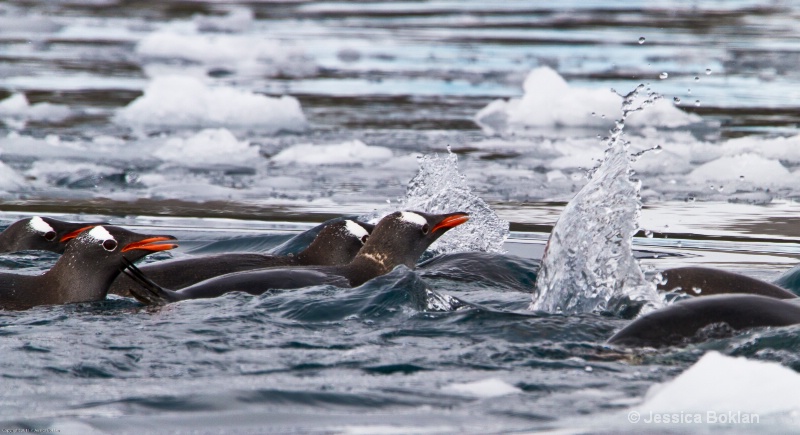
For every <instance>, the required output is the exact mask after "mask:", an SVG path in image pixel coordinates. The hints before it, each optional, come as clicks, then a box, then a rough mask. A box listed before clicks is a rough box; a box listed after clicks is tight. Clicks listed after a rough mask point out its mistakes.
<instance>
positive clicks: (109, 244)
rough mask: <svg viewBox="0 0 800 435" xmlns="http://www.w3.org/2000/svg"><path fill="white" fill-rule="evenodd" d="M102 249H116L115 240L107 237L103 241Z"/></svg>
mask: <svg viewBox="0 0 800 435" xmlns="http://www.w3.org/2000/svg"><path fill="white" fill-rule="evenodd" d="M103 249H105V250H106V251H113V250H115V249H117V241H116V240H114V239H108V240H106V241H104V242H103Z"/></svg>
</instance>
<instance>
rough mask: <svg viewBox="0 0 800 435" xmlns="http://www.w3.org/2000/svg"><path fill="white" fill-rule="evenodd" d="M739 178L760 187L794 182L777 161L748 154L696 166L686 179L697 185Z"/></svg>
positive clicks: (722, 158)
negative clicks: (742, 177)
mask: <svg viewBox="0 0 800 435" xmlns="http://www.w3.org/2000/svg"><path fill="white" fill-rule="evenodd" d="M741 176H744V179H745V180H746V181H748V182H751V183H756V184H760V185H778V186H784V185H789V184H794V183H795V182H796V180H795V179H794V177H793V176H792V174H791V173H790V172H789V170H788V169H786V167H784V166H783V165H782V164H781V163H780V162H779V161H777V160H770V159H767V158H764V157H761V156H759V155H756V154H750V153H747V154H739V155H736V156H726V157H720V158H718V159H716V160H713V161H711V162H708V163H705V164H703V165H700V166H698V167H697V168H695V169H694V170H693V171H692V172H691V173H690V174H689V175H688V177H687V178H688V179H689V180H691V181H694V182H697V183H705V182H706V181H719V182H730V181H739V180H740V177H741Z"/></svg>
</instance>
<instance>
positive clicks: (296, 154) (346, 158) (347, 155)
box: [272, 140, 393, 165]
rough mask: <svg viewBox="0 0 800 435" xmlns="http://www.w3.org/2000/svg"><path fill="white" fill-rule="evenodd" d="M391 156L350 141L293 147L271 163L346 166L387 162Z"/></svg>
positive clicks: (377, 148) (358, 141)
mask: <svg viewBox="0 0 800 435" xmlns="http://www.w3.org/2000/svg"><path fill="white" fill-rule="evenodd" d="M392 155H393V154H392V150H390V149H389V148H384V147H379V146H369V145H367V144H365V143H364V142H361V141H360V140H351V141H347V142H343V143H340V144H334V145H314V144H299V145H293V146H291V147H289V148H286V149H285V150H283V151H281V152H279V153H278V154H276V155H275V156H273V157H272V161H273V162H277V163H300V164H306V165H346V164H359V163H374V162H376V161H381V160H388V159H391V158H392Z"/></svg>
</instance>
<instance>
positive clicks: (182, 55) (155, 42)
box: [136, 31, 316, 76]
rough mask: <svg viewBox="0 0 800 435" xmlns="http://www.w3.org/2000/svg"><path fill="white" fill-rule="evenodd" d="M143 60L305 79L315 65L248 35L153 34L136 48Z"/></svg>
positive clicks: (281, 46)
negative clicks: (143, 57) (165, 60)
mask: <svg viewBox="0 0 800 435" xmlns="http://www.w3.org/2000/svg"><path fill="white" fill-rule="evenodd" d="M136 52H137V53H139V54H141V55H142V56H145V57H149V58H156V59H169V60H174V59H185V60H189V61H192V62H197V63H200V64H203V65H206V66H208V67H216V68H224V69H227V70H233V71H237V72H249V73H260V74H263V75H270V76H272V75H277V74H286V75H303V74H308V73H310V72H314V71H316V65H315V64H314V63H313V62H312V61H310V60H308V59H306V58H305V57H304V56H303V54H302V52H301V51H300V50H299V49H297V48H294V47H291V46H288V45H287V43H286V42H281V41H276V40H269V39H264V38H258V37H253V36H246V35H230V34H203V33H177V32H174V31H161V32H153V33H150V34H149V35H147V36H146V37H145V38H144V39H142V40H141V41H140V42H139V44H138V45H137V46H136Z"/></svg>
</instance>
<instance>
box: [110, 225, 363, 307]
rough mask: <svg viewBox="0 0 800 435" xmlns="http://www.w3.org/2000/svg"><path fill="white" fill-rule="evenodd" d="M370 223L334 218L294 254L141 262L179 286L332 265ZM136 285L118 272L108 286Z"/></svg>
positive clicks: (157, 278) (165, 282) (355, 246)
mask: <svg viewBox="0 0 800 435" xmlns="http://www.w3.org/2000/svg"><path fill="white" fill-rule="evenodd" d="M373 228H374V225H371V224H367V223H364V222H358V221H354V220H350V219H345V220H338V221H334V222H331V223H330V224H328V225H326V226H325V227H324V228H322V230H320V231H319V233H318V234H317V236H316V237H315V238H314V240H313V241H312V242H311V244H310V245H309V246H308V247H307V248H306V249H305V250H303V251H302V252H300V253H298V254H297V255H268V254H259V253H253V252H239V253H227V254H217V255H207V256H201V257H187V258H179V259H175V260H168V261H160V262H157V263H150V264H146V265H144V266H141V267H140V269H141V270H142V272H143V273H145V274H146V275H147V277H148V278H150V279H151V280H153V281H154V282H156V283H158V284H159V285H160V286H162V287H165V288H170V289H181V288H184V287H188V286H190V285H192V284H195V283H198V282H200V281H204V280H207V279H210V278H213V277H216V276H220V275H225V274H228V273H234V272H242V271H247V270H253V269H264V268H267V267H282V266H286V267H289V266H292V267H293V266H333V265H342V264H347V263H349V262H350V261H352V260H353V258H354V257H355V256H356V254H358V251H359V250H360V249H361V247H362V246H363V245H364V243H365V242H366V241H367V239H368V238H369V235H370V232H371V231H372V229H373ZM134 286H137V284H136V282H135V281H133V280H132V279H131V278H130V277H129V276H127V275H121V276H119V277H118V278H117V279H116V281H114V283H113V284H112V286H111V289H110V290H109V292H110V293H112V294H118V295H122V296H130V293H129V290H130V289H131V287H134Z"/></svg>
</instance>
